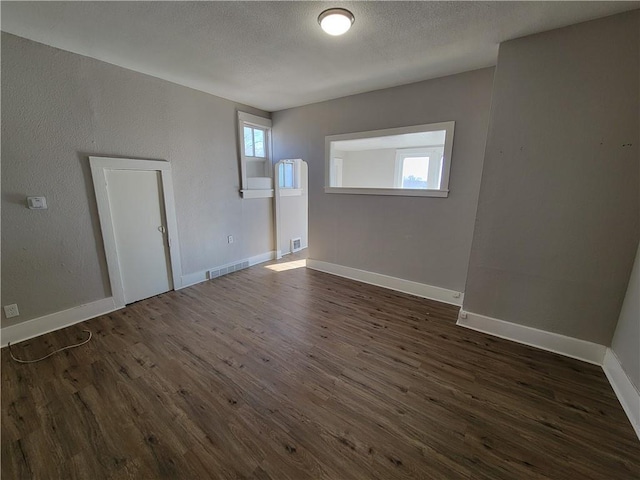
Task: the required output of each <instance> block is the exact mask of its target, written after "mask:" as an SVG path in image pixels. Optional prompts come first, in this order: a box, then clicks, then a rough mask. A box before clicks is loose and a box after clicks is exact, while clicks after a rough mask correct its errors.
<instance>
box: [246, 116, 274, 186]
mask: <svg viewBox="0 0 640 480" xmlns="http://www.w3.org/2000/svg"><path fill="white" fill-rule="evenodd" d="M238 132H239V134H240V137H241V138H240V140H239V143H240V165H241V173H242V188H241V193H242V196H243V198H261V197H273V178H272V176H273V175H272V168H271V161H270V152H271V120H270V119H268V118H263V117H258V116H256V115H251V114H249V113H244V112H238Z"/></svg>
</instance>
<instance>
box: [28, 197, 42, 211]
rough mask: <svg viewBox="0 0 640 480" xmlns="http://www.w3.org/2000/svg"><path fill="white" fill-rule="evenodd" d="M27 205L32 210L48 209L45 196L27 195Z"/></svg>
mask: <svg viewBox="0 0 640 480" xmlns="http://www.w3.org/2000/svg"><path fill="white" fill-rule="evenodd" d="M27 205H28V206H29V208H30V209H31V210H46V208H47V199H46V198H45V197H27Z"/></svg>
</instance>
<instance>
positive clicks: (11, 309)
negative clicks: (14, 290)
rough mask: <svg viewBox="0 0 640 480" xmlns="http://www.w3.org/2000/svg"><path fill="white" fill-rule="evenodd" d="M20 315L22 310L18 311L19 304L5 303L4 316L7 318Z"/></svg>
mask: <svg viewBox="0 0 640 480" xmlns="http://www.w3.org/2000/svg"><path fill="white" fill-rule="evenodd" d="M18 315H20V312H19V311H18V305H17V304H15V303H12V304H11V305H5V306H4V316H5V317H7V318H13V317H17V316H18Z"/></svg>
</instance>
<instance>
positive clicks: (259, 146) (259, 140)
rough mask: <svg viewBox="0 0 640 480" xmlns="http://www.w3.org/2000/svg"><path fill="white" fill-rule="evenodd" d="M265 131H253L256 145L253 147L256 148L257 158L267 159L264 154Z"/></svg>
mask: <svg viewBox="0 0 640 480" xmlns="http://www.w3.org/2000/svg"><path fill="white" fill-rule="evenodd" d="M264 136H265V135H264V130H260V129H258V128H254V129H253V138H254V143H253V146H254V148H255V152H256V153H255V156H256V157H263V158H264V157H265V156H266V155H265V154H264Z"/></svg>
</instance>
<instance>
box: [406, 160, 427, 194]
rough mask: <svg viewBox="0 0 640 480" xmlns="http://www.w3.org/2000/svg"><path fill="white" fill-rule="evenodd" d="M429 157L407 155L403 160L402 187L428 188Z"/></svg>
mask: <svg viewBox="0 0 640 480" xmlns="http://www.w3.org/2000/svg"><path fill="white" fill-rule="evenodd" d="M428 177H429V157H405V159H404V161H403V162H402V188H427V179H428Z"/></svg>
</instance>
